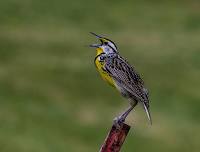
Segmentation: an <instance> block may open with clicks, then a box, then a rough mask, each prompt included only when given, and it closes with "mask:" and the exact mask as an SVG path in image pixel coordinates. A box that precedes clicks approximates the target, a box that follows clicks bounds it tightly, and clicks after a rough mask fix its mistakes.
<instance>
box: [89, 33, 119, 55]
mask: <svg viewBox="0 0 200 152" xmlns="http://www.w3.org/2000/svg"><path fill="white" fill-rule="evenodd" d="M90 33H91V34H92V35H94V36H96V37H97V38H98V39H99V40H100V42H101V44H91V45H90V47H94V48H96V50H97V53H98V54H99V53H100V52H101V53H106V54H109V53H117V46H116V45H115V43H114V42H113V41H111V40H109V39H107V38H105V37H102V36H99V35H97V34H95V33H93V32H90Z"/></svg>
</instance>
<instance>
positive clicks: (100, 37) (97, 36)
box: [90, 32, 102, 39]
mask: <svg viewBox="0 0 200 152" xmlns="http://www.w3.org/2000/svg"><path fill="white" fill-rule="evenodd" d="M90 34H92V35H94V36H96V37H97V38H99V39H100V38H102V37H101V36H99V35H97V34H95V33H93V32H90Z"/></svg>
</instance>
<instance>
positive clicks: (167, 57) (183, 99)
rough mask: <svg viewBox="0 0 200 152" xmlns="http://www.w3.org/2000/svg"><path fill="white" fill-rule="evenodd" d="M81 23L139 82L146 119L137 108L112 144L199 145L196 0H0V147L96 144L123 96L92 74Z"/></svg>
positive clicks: (144, 147) (46, 151) (47, 150)
mask: <svg viewBox="0 0 200 152" xmlns="http://www.w3.org/2000/svg"><path fill="white" fill-rule="evenodd" d="M90 31H93V32H96V33H97V34H102V35H105V36H107V37H108V38H110V39H112V40H114V41H115V42H116V43H117V44H118V47H119V49H120V52H121V54H122V55H123V56H125V57H126V58H127V59H128V60H129V62H130V63H131V64H133V65H134V66H135V67H136V69H137V71H139V73H141V75H142V77H143V78H144V80H145V83H146V86H147V87H148V88H149V92H150V99H151V112H152V117H153V126H149V125H148V122H147V118H146V115H145V113H144V111H143V109H142V108H141V107H139V106H137V108H136V110H135V112H132V113H131V115H130V116H129V120H128V122H129V124H131V125H133V126H134V127H132V130H131V131H130V133H129V135H128V137H127V140H126V142H125V144H124V146H123V149H122V151H124V152H132V151H137V152H142V151H149V152H151V151H152V152H153V151H162V152H168V151H171V152H177V151H180V152H188V151H191V152H197V151H199V149H200V145H199V141H200V132H199V128H200V118H199V115H200V111H199V107H200V92H199V91H200V80H199V78H200V70H199V69H200V43H199V42H200V2H199V1H198V0H196V1H195V0H190V1H189V0H188V1H187V0H168V1H158V0H152V1H149V0H138V1H131V0H127V1H122V0H110V1H106V0H101V1H97V0H84V1H81V0H76V1H75V0H74V1H69V0H57V1H56V0H4V1H3V0H2V1H0V151H1V152H55V151H56V152H79V151H80V152H94V151H98V149H99V147H100V145H101V143H102V142H103V140H104V138H105V136H106V134H107V131H108V129H109V127H110V126H111V123H112V119H113V118H114V117H115V116H116V115H117V114H119V113H120V112H121V111H123V110H124V109H125V108H126V107H127V102H126V100H125V99H123V98H122V97H120V95H119V94H118V92H116V91H115V90H114V89H112V88H110V87H109V86H107V84H105V83H104V82H103V81H102V80H101V79H100V77H99V76H98V74H97V72H96V70H95V67H94V65H93V58H94V56H95V51H94V50H93V49H90V48H88V47H86V45H88V44H91V43H94V42H96V40H95V38H94V37H93V36H91V35H89V32H90Z"/></svg>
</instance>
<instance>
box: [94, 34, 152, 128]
mask: <svg viewBox="0 0 200 152" xmlns="http://www.w3.org/2000/svg"><path fill="white" fill-rule="evenodd" d="M91 34H92V35H94V36H96V37H97V38H98V39H99V40H100V41H101V44H92V45H90V47H94V48H96V51H97V54H96V57H95V60H94V62H95V65H96V68H97V70H98V71H99V73H100V75H101V77H102V78H103V80H105V81H106V82H108V83H109V84H110V85H111V86H113V87H114V88H116V89H117V90H118V91H119V92H120V93H121V95H122V96H123V97H125V98H127V99H128V101H129V103H130V107H129V108H128V109H127V110H126V111H125V112H123V113H122V114H121V115H120V116H118V117H116V118H115V119H114V124H115V125H118V126H119V125H120V124H121V123H122V122H124V121H125V119H126V117H127V116H128V114H129V113H130V112H131V110H132V109H133V108H134V107H135V106H136V105H137V103H142V105H143V107H144V110H145V111H146V113H147V116H148V119H149V121H150V123H151V124H152V121H151V115H150V111H149V98H148V90H147V89H146V88H145V87H144V82H143V80H142V79H141V77H140V76H139V74H138V73H137V72H136V71H135V69H134V68H133V67H132V66H131V65H130V64H129V63H128V62H127V61H126V60H125V59H124V58H123V57H121V56H120V54H119V52H118V50H117V46H116V45H115V43H114V42H113V41H111V40H109V39H107V38H105V37H102V36H99V35H97V34H95V33H92V32H91Z"/></svg>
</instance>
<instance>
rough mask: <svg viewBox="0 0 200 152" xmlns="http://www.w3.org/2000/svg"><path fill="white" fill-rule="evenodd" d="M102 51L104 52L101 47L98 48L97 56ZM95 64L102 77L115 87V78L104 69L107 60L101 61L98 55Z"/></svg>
mask: <svg viewBox="0 0 200 152" xmlns="http://www.w3.org/2000/svg"><path fill="white" fill-rule="evenodd" d="M101 53H103V50H102V49H101V48H97V56H98V55H100V54H101ZM95 65H96V68H97V70H98V72H99V74H100V75H101V77H102V79H103V80H104V81H106V82H108V84H110V85H111V86H113V87H115V83H114V80H113V78H112V77H110V75H109V74H108V73H107V72H106V71H104V70H103V69H102V68H103V67H104V65H105V62H100V61H99V57H97V58H96V60H95Z"/></svg>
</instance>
